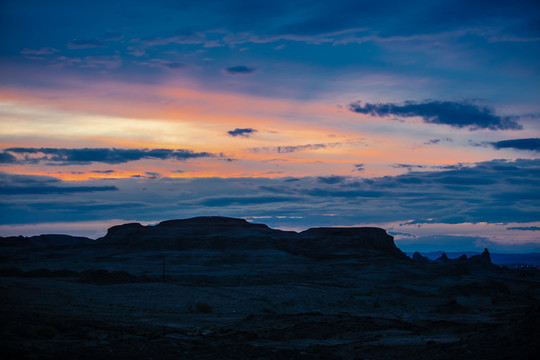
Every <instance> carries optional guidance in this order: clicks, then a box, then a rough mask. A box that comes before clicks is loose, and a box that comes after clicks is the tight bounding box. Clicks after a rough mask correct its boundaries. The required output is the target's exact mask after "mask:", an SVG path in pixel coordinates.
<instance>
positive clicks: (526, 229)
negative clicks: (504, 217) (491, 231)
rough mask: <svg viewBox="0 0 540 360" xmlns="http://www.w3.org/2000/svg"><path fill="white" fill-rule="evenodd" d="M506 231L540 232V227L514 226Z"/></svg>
mask: <svg viewBox="0 0 540 360" xmlns="http://www.w3.org/2000/svg"><path fill="white" fill-rule="evenodd" d="M506 230H520V231H540V227H539V226H514V227H507V228H506Z"/></svg>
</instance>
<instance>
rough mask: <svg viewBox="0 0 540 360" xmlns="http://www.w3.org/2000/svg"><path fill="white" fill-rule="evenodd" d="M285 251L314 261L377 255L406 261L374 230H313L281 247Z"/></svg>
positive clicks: (384, 235)
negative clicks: (316, 259)
mask: <svg viewBox="0 0 540 360" xmlns="http://www.w3.org/2000/svg"><path fill="white" fill-rule="evenodd" d="M281 245H282V248H284V249H285V250H287V251H288V252H291V253H294V254H300V255H305V256H308V257H313V258H322V259H324V258H336V257H364V258H365V257H373V256H376V255H377V253H378V254H384V255H389V256H392V257H394V258H400V259H406V258H407V257H406V256H405V254H403V252H401V250H399V249H398V248H397V246H396V245H395V243H394V238H393V237H392V236H390V235H388V234H387V233H386V231H384V230H383V229H379V228H373V227H351V228H343V227H335V228H331V227H320V228H311V229H308V230H306V231H303V232H301V233H299V234H297V235H296V236H295V237H294V238H292V239H287V241H286V242H284V243H282V244H281Z"/></svg>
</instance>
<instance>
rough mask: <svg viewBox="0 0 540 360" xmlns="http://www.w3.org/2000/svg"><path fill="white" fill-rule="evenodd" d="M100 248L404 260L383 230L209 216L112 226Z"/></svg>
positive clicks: (390, 237) (391, 239)
mask: <svg viewBox="0 0 540 360" xmlns="http://www.w3.org/2000/svg"><path fill="white" fill-rule="evenodd" d="M97 241H98V244H99V245H100V246H104V247H117V248H122V249H145V250H188V249H207V250H218V251H227V250H256V249H274V250H281V251H286V252H288V253H291V254H294V255H304V256H308V257H312V258H321V259H322V258H334V257H373V256H390V257H393V258H398V259H406V258H407V257H406V255H405V254H403V253H402V252H401V250H399V249H398V248H397V247H396V245H395V243H394V238H393V237H392V236H390V235H388V234H387V233H386V231H384V230H383V229H378V228H370V227H359V228H312V229H309V230H306V231H303V232H301V233H296V232H293V231H282V230H275V229H271V228H269V227H268V226H266V225H264V224H253V223H250V222H248V221H246V220H244V219H235V218H227V217H218V216H209V217H195V218H191V219H183V220H169V221H163V222H161V223H159V224H158V225H156V226H143V225H141V224H138V223H132V224H124V225H119V226H113V227H112V228H110V229H109V230H108V231H107V235H106V236H104V237H102V238H100V239H98V240H97Z"/></svg>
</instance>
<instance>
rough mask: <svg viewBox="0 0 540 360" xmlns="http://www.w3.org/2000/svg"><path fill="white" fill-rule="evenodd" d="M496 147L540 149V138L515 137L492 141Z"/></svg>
mask: <svg viewBox="0 0 540 360" xmlns="http://www.w3.org/2000/svg"><path fill="white" fill-rule="evenodd" d="M490 144H491V145H492V146H493V147H494V148H495V149H497V150H500V149H507V148H512V149H518V150H530V151H536V152H539V151H540V139H539V138H529V139H513V140H502V141H496V142H492V143H490Z"/></svg>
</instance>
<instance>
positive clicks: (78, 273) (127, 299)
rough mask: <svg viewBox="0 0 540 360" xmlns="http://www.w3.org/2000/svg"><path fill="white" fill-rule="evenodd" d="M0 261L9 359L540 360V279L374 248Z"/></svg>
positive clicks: (34, 250) (77, 249)
mask: <svg viewBox="0 0 540 360" xmlns="http://www.w3.org/2000/svg"><path fill="white" fill-rule="evenodd" d="M1 249H2V255H1V258H0V260H1V262H0V297H1V301H2V304H1V308H0V311H1V319H2V321H1V326H0V331H1V340H0V347H1V352H2V353H3V354H4V355H3V358H4V359H60V358H69V359H75V358H76V359H134V358H137V359H173V358H174V359H280V360H282V359H538V358H540V341H538V335H540V301H539V300H540V279H539V276H538V273H537V272H536V271H534V270H532V271H528V272H523V271H517V270H510V269H504V268H500V267H498V266H495V265H492V264H489V263H486V262H485V261H484V262H482V261H472V259H467V260H463V259H462V260H460V261H458V260H455V261H447V262H443V261H440V262H435V261H423V260H422V259H420V260H419V259H416V260H415V261H413V260H412V259H410V258H408V257H399V256H398V257H395V256H394V257H392V256H390V255H389V254H387V253H384V252H381V251H375V250H372V249H364V250H363V251H364V252H363V256H358V254H356V253H355V254H347V253H346V252H345V253H343V252H342V253H340V254H338V255H335V256H329V257H326V258H324V257H323V258H321V257H315V258H314V257H310V256H306V255H305V254H295V253H294V252H292V253H291V252H288V251H284V250H280V249H276V248H262V249H249V250H242V249H238V248H234V249H228V248H222V249H220V250H215V249H211V248H208V247H206V248H199V249H197V248H191V249H180V250H178V249H176V250H166V249H159V250H152V249H138V248H125V247H122V246H96V245H94V244H93V243H86V242H85V243H82V244H79V243H78V244H75V245H71V244H67V245H66V244H62V245H55V246H43V244H41V246H13V245H10V246H3V247H2V248H1ZM480 260H481V259H480Z"/></svg>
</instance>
